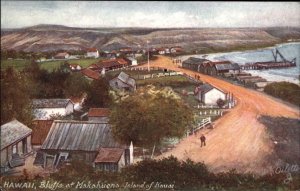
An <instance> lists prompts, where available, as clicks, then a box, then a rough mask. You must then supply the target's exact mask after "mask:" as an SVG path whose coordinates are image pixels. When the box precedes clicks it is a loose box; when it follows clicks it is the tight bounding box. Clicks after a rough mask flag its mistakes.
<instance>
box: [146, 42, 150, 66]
mask: <svg viewBox="0 0 300 191" xmlns="http://www.w3.org/2000/svg"><path fill="white" fill-rule="evenodd" d="M148 43H149V41H148V40H147V49H148V72H150V63H149V45H148Z"/></svg>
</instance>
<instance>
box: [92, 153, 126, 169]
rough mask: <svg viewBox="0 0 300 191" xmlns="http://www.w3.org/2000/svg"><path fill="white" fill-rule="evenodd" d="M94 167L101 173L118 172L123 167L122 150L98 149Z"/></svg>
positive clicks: (123, 155)
mask: <svg viewBox="0 0 300 191" xmlns="http://www.w3.org/2000/svg"><path fill="white" fill-rule="evenodd" d="M94 166H95V168H96V169H99V170H102V171H113V172H115V171H120V170H121V168H122V167H124V166H125V153H124V149H120V148H100V150H99V153H98V155H97V157H96V159H95V161H94Z"/></svg>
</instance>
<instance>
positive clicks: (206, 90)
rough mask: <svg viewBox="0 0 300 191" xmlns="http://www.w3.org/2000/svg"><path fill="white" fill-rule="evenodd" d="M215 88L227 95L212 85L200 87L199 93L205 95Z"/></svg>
mask: <svg viewBox="0 0 300 191" xmlns="http://www.w3.org/2000/svg"><path fill="white" fill-rule="evenodd" d="M214 88H215V89H217V90H219V91H221V92H223V93H227V92H225V91H224V90H221V89H219V88H216V87H214V86H212V85H210V84H203V85H200V86H198V91H200V92H201V94H205V93H207V92H209V91H210V90H212V89H214Z"/></svg>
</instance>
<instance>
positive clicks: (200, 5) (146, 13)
mask: <svg viewBox="0 0 300 191" xmlns="http://www.w3.org/2000/svg"><path fill="white" fill-rule="evenodd" d="M1 8H2V12H1V27H2V28H19V27H26V26H32V25H37V24H60V25H66V26H75V27H167V28H169V27H265V26H300V23H299V22H300V14H299V11H300V4H299V3H297V2H278V3H277V2H266V3H265V2H97V1H92V2H87V1H1Z"/></svg>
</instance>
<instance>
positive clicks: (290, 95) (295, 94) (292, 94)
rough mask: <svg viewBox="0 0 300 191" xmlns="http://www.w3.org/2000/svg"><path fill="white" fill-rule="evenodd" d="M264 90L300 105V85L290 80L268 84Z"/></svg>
mask: <svg viewBox="0 0 300 191" xmlns="http://www.w3.org/2000/svg"><path fill="white" fill-rule="evenodd" d="M264 92H265V93H267V94H269V95H272V96H274V97H278V98H280V99H283V100H285V101H288V102H290V103H292V104H295V105H297V106H300V86H298V85H296V84H293V83H289V82H274V83H271V84H268V85H267V86H266V87H265V89H264Z"/></svg>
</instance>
